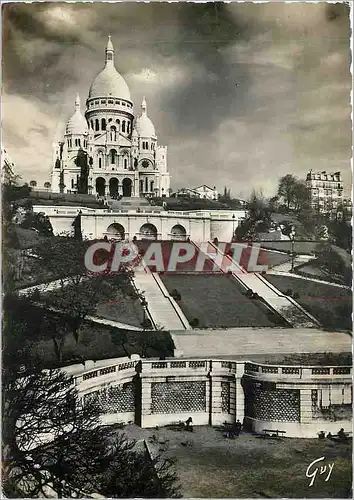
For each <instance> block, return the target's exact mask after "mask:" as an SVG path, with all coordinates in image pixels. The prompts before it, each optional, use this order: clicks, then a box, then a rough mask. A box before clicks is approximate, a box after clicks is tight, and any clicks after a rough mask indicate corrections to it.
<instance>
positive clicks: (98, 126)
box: [95, 118, 100, 132]
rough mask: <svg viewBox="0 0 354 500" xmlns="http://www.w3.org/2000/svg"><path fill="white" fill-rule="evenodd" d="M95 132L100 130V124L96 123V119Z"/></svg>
mask: <svg viewBox="0 0 354 500" xmlns="http://www.w3.org/2000/svg"><path fill="white" fill-rule="evenodd" d="M95 130H96V132H98V131H99V130H100V122H99V121H98V119H97V118H96V124H95Z"/></svg>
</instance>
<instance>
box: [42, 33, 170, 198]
mask: <svg viewBox="0 0 354 500" xmlns="http://www.w3.org/2000/svg"><path fill="white" fill-rule="evenodd" d="M51 185H52V191H53V192H56V193H82V194H93V195H97V196H98V197H110V198H113V199H116V198H119V197H121V196H124V197H130V196H132V197H143V196H145V197H152V196H164V195H167V194H168V192H169V189H170V174H169V172H168V170H167V147H165V146H160V145H159V144H158V141H157V137H156V133H155V127H154V125H153V123H152V121H151V120H150V118H149V117H148V110H147V104H146V100H145V98H144V99H143V101H142V103H141V112H140V115H139V116H138V117H137V118H135V113H134V107H133V101H132V99H131V96H130V91H129V87H128V85H127V83H126V81H125V80H124V78H123V77H122V76H121V75H120V74H119V73H118V72H117V70H116V68H115V66H114V47H113V44H112V41H111V37H110V36H109V37H108V43H107V46H106V50H105V66H104V68H103V70H102V71H101V72H100V73H99V74H98V75H97V76H96V77H95V79H94V80H93V82H92V84H91V87H90V91H89V95H88V98H87V100H86V111H85V115H83V114H82V111H81V105H80V98H79V96H77V97H76V100H75V112H74V114H73V115H72V117H71V118H70V120H69V121H68V123H67V125H66V129H65V134H64V139H63V141H61V142H59V143H56V144H54V145H53V164H52V172H51Z"/></svg>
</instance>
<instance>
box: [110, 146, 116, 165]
mask: <svg viewBox="0 0 354 500" xmlns="http://www.w3.org/2000/svg"><path fill="white" fill-rule="evenodd" d="M116 156H117V152H116V150H115V149H111V151H110V158H111V164H112V165H114V164H115V163H116Z"/></svg>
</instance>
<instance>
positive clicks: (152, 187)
mask: <svg viewBox="0 0 354 500" xmlns="http://www.w3.org/2000/svg"><path fill="white" fill-rule="evenodd" d="M150 192H151V193H153V192H154V181H150Z"/></svg>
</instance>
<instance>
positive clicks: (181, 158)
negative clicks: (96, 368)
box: [3, 2, 351, 194]
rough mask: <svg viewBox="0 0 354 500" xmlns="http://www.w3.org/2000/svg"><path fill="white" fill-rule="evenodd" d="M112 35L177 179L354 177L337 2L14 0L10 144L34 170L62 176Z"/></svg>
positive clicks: (345, 55) (7, 55) (6, 133)
mask: <svg viewBox="0 0 354 500" xmlns="http://www.w3.org/2000/svg"><path fill="white" fill-rule="evenodd" d="M108 33H111V35H112V39H113V42H114V45H115V49H116V67H117V69H118V70H119V72H120V73H121V74H122V75H123V76H124V77H125V78H126V80H127V82H128V84H129V87H130V89H131V93H132V97H133V99H134V101H135V107H136V110H137V111H139V104H140V102H141V99H142V96H143V95H146V97H147V100H148V111H149V115H150V117H151V118H152V119H153V121H154V123H155V127H156V130H157V134H158V137H159V140H160V142H161V143H162V144H167V145H168V146H169V167H170V170H171V173H172V175H173V186H174V187H178V186H181V185H184V184H186V183H188V184H190V185H192V186H193V185H198V184H201V183H202V182H206V183H207V184H210V185H214V184H216V185H217V187H218V188H219V189H222V188H223V186H224V185H225V184H228V185H229V187H231V189H232V191H233V192H234V193H235V194H237V193H239V192H243V193H247V192H249V191H250V190H251V188H252V187H253V186H254V187H263V189H264V190H265V192H267V193H271V192H272V191H274V190H275V188H276V183H277V179H278V178H279V176H280V175H284V174H285V173H288V172H292V173H294V174H295V175H298V176H300V177H304V176H305V174H306V172H307V170H308V169H309V168H314V169H316V168H318V169H320V170H324V169H328V170H338V169H341V170H342V171H343V174H344V177H345V180H346V182H347V183H348V185H349V183H350V163H349V158H350V156H351V123H350V86H351V76H350V72H349V64H350V51H349V37H350V26H349V15H348V7H347V6H346V5H345V4H326V3H317V4H307V3H292V4H285V3H263V4H253V3H243V4H242V3H229V4H226V3H206V4H197V3H193V2H190V3H157V2H152V3H147V4H145V3H91V4H90V3H59V2H55V3H54V2H51V3H38V2H37V3H28V4H23V3H22V4H21V3H12V4H5V5H3V87H4V91H5V92H4V98H3V101H4V102H3V104H4V106H3V107H4V111H3V141H4V145H5V147H6V149H7V150H8V152H9V154H10V155H11V156H12V157H13V161H15V164H16V166H17V168H18V170H19V171H20V172H21V173H24V174H23V175H26V176H27V175H29V176H30V177H31V178H33V177H35V175H38V178H39V177H45V176H46V175H48V174H49V171H50V165H51V142H52V138H54V137H56V138H58V137H57V136H58V134H59V133H60V131H62V130H63V126H64V125H65V121H66V120H67V119H68V117H69V116H70V114H71V113H72V112H73V101H74V98H75V94H76V92H77V91H79V93H80V95H81V98H82V103H84V101H85V98H86V96H87V94H88V90H89V86H90V83H91V81H92V79H93V78H94V76H95V75H96V74H97V73H98V72H99V71H100V70H101V69H102V66H103V58H104V46H105V43H106V39H107V35H108ZM21 136H22V137H23V144H22V146H23V151H24V152H25V154H23V152H22V153H20V152H19V147H20V142H21ZM37 172H38V174H37Z"/></svg>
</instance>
